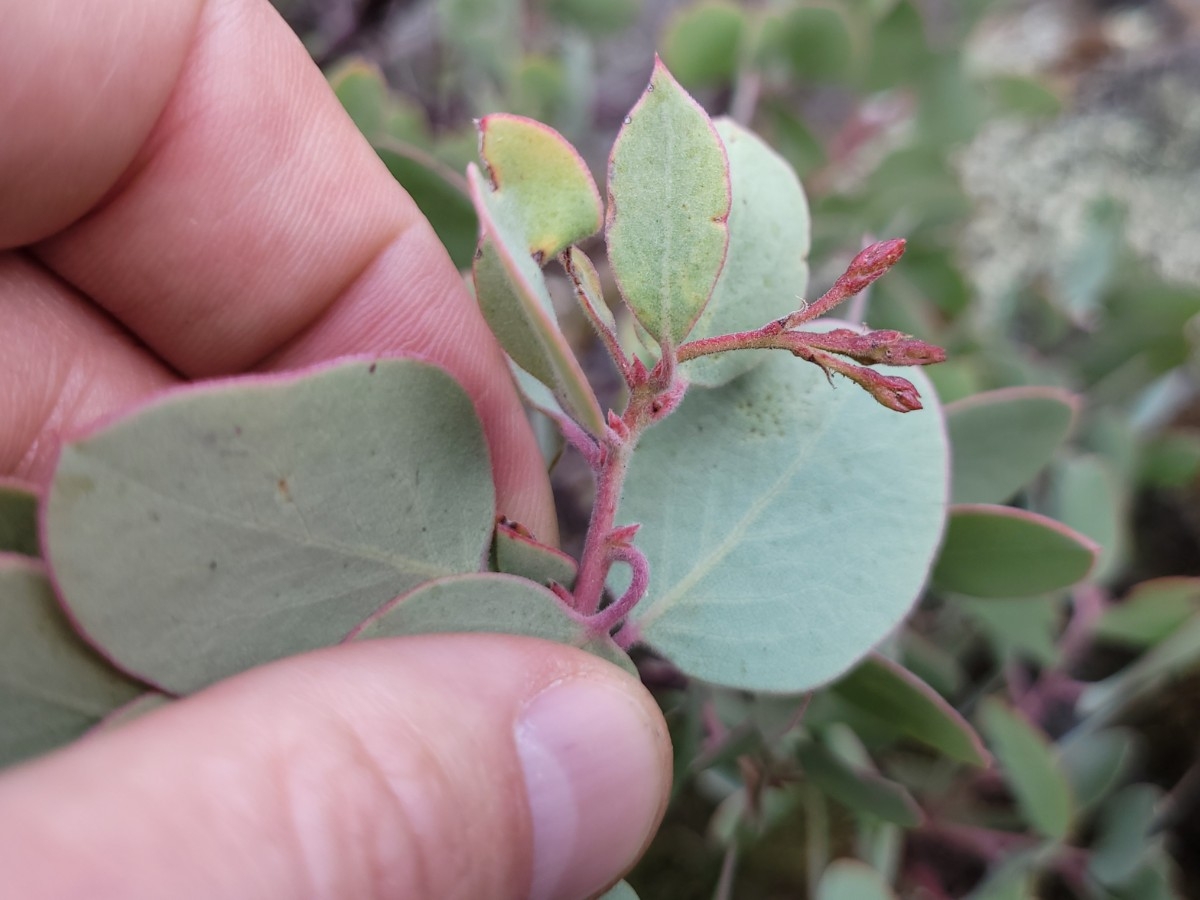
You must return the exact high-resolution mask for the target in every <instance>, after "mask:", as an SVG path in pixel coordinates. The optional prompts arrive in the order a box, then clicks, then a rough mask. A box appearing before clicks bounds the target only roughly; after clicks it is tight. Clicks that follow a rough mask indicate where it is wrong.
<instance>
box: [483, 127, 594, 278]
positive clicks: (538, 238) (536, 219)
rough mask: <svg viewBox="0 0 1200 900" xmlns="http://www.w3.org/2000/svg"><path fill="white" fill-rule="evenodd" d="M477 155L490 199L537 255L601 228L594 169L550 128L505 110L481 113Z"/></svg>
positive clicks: (541, 256)
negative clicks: (489, 186)
mask: <svg viewBox="0 0 1200 900" xmlns="http://www.w3.org/2000/svg"><path fill="white" fill-rule="evenodd" d="M479 156H480V158H481V159H482V160H483V162H484V165H485V167H486V169H487V175H488V178H489V180H490V181H491V183H492V191H491V194H490V197H489V200H490V205H493V206H494V205H495V204H503V205H504V206H506V207H507V208H508V210H509V212H508V215H507V217H506V218H507V220H508V221H514V222H515V221H519V222H520V234H521V235H523V236H524V238H525V246H526V247H527V248H528V250H529V252H530V253H532V254H534V256H535V258H536V259H538V260H539V261H541V260H546V259H550V258H552V257H554V256H557V255H558V254H559V252H560V251H562V250H564V249H566V248H567V247H569V246H570V245H571V244H574V243H576V242H578V241H581V240H583V239H584V238H586V237H590V236H591V235H593V234H595V233H596V232H597V231H599V230H600V226H601V224H603V208H602V207H601V204H600V192H599V191H598V190H597V189H596V182H594V181H593V180H592V173H591V172H589V171H588V167H587V163H585V162H584V161H583V158H582V157H580V155H579V153H578V152H577V151H576V150H575V148H574V147H572V146H571V145H570V144H569V143H567V141H566V139H564V138H563V136H562V135H561V134H559V133H558V132H557V131H555V130H554V129H553V128H550V127H548V126H546V125H543V124H542V123H541V122H535V121H533V120H532V119H526V118H524V117H522V116H513V115H508V114H505V113H499V114H496V115H491V116H484V117H483V118H482V119H480V120H479ZM514 237H515V235H514Z"/></svg>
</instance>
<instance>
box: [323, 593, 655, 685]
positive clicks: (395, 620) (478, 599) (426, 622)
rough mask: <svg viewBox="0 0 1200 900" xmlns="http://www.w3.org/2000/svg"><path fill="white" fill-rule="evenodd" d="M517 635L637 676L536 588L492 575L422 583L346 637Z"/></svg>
mask: <svg viewBox="0 0 1200 900" xmlns="http://www.w3.org/2000/svg"><path fill="white" fill-rule="evenodd" d="M464 631H466V632H480V633H484V634H519V635H524V636H526V637H536V638H541V639H543V640H547V641H556V642H558V643H560V644H569V645H571V646H572V647H580V648H582V649H584V650H587V651H588V652H589V653H594V654H595V655H596V656H599V657H601V658H602V659H607V660H608V661H609V662H611V663H614V664H615V665H618V666H620V667H621V668H623V669H625V670H626V671H627V672H630V673H631V674H635V675H636V670H635V669H634V668H633V663H632V662H631V661H630V659H629V657H628V656H627V655H626V654H625V652H624V651H623V650H621V649H620V648H619V647H618V646H617V645H616V644H614V643H613V642H612V640H611V639H610V638H608V637H604V638H599V639H594V638H590V637H589V636H588V634H587V631H586V629H585V628H584V626H583V625H582V624H581V623H580V622H579V621H578V620H577V619H574V618H572V617H571V616H569V615H568V614H567V612H566V610H565V609H564V608H563V606H562V604H561V603H560V602H559V600H558V598H557V597H555V596H554V594H552V593H551V592H550V591H548V590H546V588H544V587H542V586H541V585H538V584H534V583H533V582H532V581H527V580H526V579H524V578H517V577H516V576H513V575H503V574H500V573H496V572H479V573H476V574H473V575H455V576H451V577H449V578H439V579H436V580H434V581H430V582H427V583H425V584H423V585H421V586H420V587H418V588H416V589H415V590H413V591H411V592H410V593H407V594H403V595H401V596H399V597H397V598H395V599H394V600H393V601H392V602H390V603H388V604H387V605H386V606H384V607H383V608H382V609H380V610H379V611H378V612H376V613H374V614H372V615H371V616H370V618H368V619H367V620H366V621H364V622H362V623H361V624H360V625H358V626H357V627H356V628H354V629H353V630H352V631H351V632H350V634H348V635H347V636H346V640H348V641H363V640H368V639H371V638H383V637H402V636H405V635H412V634H446V633H454V632H464Z"/></svg>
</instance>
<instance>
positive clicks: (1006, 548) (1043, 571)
mask: <svg viewBox="0 0 1200 900" xmlns="http://www.w3.org/2000/svg"><path fill="white" fill-rule="evenodd" d="M1098 552H1099V548H1098V547H1097V546H1096V545H1095V544H1094V543H1093V542H1092V541H1091V540H1090V539H1089V538H1086V537H1084V536H1083V535H1082V534H1079V533H1078V532H1076V531H1072V530H1071V529H1070V528H1067V526H1065V525H1063V524H1061V523H1060V522H1055V521H1054V520H1053V519H1048V518H1046V517H1045V516H1040V515H1038V514H1037V513H1032V512H1028V511H1026V510H1023V509H1013V508H1012V507H1009V506H990V505H987V504H969V505H967V504H964V505H962V506H954V507H951V509H950V523H949V526H948V527H947V529H946V541H945V543H944V544H943V545H942V552H941V555H940V556H939V557H938V561H937V565H936V566H935V567H934V569H933V584H934V586H935V587H937V588H938V589H939V590H943V591H955V592H957V593H960V594H967V595H969V596H972V597H1027V596H1030V595H1031V594H1043V593H1047V592H1049V591H1054V590H1059V589H1061V588H1066V587H1070V586H1071V585H1073V584H1075V583H1076V582H1077V581H1079V580H1080V579H1082V578H1084V577H1085V576H1086V575H1087V574H1088V572H1089V571H1091V568H1092V566H1093V565H1094V564H1095V562H1096V556H1097V554H1098Z"/></svg>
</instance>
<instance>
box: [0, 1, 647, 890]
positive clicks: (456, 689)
mask: <svg viewBox="0 0 1200 900" xmlns="http://www.w3.org/2000/svg"><path fill="white" fill-rule="evenodd" d="M4 21H5V27H4V28H3V29H2V30H0V85H3V86H4V87H3V88H0V123H2V132H3V140H0V248H6V249H4V250H3V251H2V252H0V309H2V310H3V314H2V315H0V328H2V329H3V335H4V338H5V352H4V354H2V355H0V421H3V422H4V423H5V427H4V429H3V430H2V431H0V474H14V475H17V476H20V477H23V478H26V479H29V480H32V481H35V482H44V481H45V480H46V479H47V477H48V475H49V469H50V466H51V465H52V460H53V453H54V448H55V446H56V443H57V440H58V436H59V435H61V434H62V433H65V432H70V431H73V430H74V429H75V428H77V427H79V426H81V425H83V424H85V423H87V422H88V421H90V420H92V419H94V418H96V417H97V416H100V415H102V414H104V413H106V412H109V411H112V410H115V409H120V408H123V407H125V406H128V405H130V404H131V403H135V402H137V401H138V400H140V399H141V398H143V397H145V396H147V395H149V394H150V393H152V392H154V391H156V390H159V389H161V388H163V387H167V386H169V385H171V384H174V383H177V382H178V381H180V380H184V379H189V378H196V377H206V376H212V375H222V374H233V373H238V372H242V371H249V370H262V369H278V368H293V367H296V366H300V365H305V364H308V363H313V362H318V361H321V360H324V359H328V358H331V357H335V356H340V355H344V354H349V353H368V352H377V353H381V354H394V353H415V354H418V355H421V356H423V357H425V358H427V359H430V360H432V361H434V362H437V363H439V364H441V365H442V366H443V367H444V368H446V369H447V370H448V371H450V372H451V373H452V374H453V375H454V376H455V377H456V378H457V379H458V380H459V381H460V382H461V383H462V384H463V386H464V387H465V388H466V390H467V391H468V392H469V393H470V395H471V396H472V398H473V400H474V402H475V404H476V408H477V409H478V411H479V414H480V417H481V419H482V421H483V424H484V430H485V433H486V434H487V437H488V441H489V444H490V448H491V452H492V460H493V465H494V468H495V476H496V483H497V493H498V497H499V503H500V506H501V509H503V510H504V511H505V512H506V513H507V514H508V515H510V516H511V517H512V518H514V519H517V520H519V521H522V522H523V523H525V524H527V525H529V526H530V527H531V528H532V529H533V530H534V531H535V532H537V533H538V534H539V535H542V536H544V537H552V536H553V535H554V532H555V529H554V520H553V510H552V506H551V504H550V499H549V491H548V487H547V485H546V481H545V477H544V473H543V472H542V471H541V458H540V454H539V453H538V451H537V449H536V446H535V445H534V443H533V440H532V437H531V436H530V434H529V433H528V430H527V429H526V427H525V423H524V417H523V415H522V413H521V410H520V407H519V403H518V401H517V398H516V396H515V394H514V392H513V390H512V387H511V384H510V382H509V379H508V378H507V374H506V372H505V370H504V368H503V366H504V363H503V360H502V358H501V356H500V354H499V351H498V350H497V349H496V347H495V344H494V342H493V341H492V339H491V337H490V335H489V334H488V332H487V329H486V327H485V326H484V324H483V322H482V320H481V318H480V317H479V315H478V313H477V311H476V310H475V308H474V305H473V304H472V303H471V301H470V299H469V297H468V296H467V294H466V292H465V290H464V288H463V286H462V284H461V281H460V278H459V276H458V274H457V272H455V271H454V269H453V266H452V265H451V264H450V262H449V260H448V258H447V257H446V255H445V252H444V250H443V249H442V248H441V246H440V244H438V242H437V240H436V238H435V236H434V235H433V232H432V231H431V229H430V228H429V226H428V223H426V222H425V221H424V219H423V218H422V217H421V216H420V214H419V212H418V211H417V210H416V208H415V207H414V205H413V204H412V202H411V200H409V198H408V197H407V196H406V195H405V194H404V192H403V191H402V190H401V189H400V188H399V187H398V186H397V185H396V184H395V182H394V181H393V180H392V179H391V177H390V176H389V175H388V173H387V172H386V170H384V168H383V167H382V165H381V164H380V163H379V162H378V160H377V159H376V158H375V156H374V154H373V153H372V151H371V150H370V148H369V147H368V146H367V145H366V144H365V142H364V141H362V139H361V138H360V137H359V135H358V134H357V132H356V131H355V130H354V128H353V126H352V125H351V123H350V122H349V121H348V119H347V118H346V117H345V115H344V114H343V113H342V111H341V109H340V107H339V106H338V104H337V102H336V100H335V99H334V98H333V96H332V95H331V93H330V92H329V90H328V88H327V87H326V85H325V83H324V80H323V79H322V78H321V76H320V73H319V72H317V71H316V69H315V68H314V67H313V66H312V64H311V62H310V61H309V60H308V58H307V56H306V54H305V53H304V51H303V49H302V47H301V46H300V44H299V43H298V42H297V41H296V39H295V38H294V37H293V36H292V35H291V33H290V32H289V31H288V30H287V28H286V26H285V25H284V24H283V23H282V22H281V21H280V20H279V19H278V17H277V16H276V15H275V13H274V12H273V10H271V9H270V7H269V6H268V5H267V3H266V2H265V0H209V2H207V3H206V2H202V0H176V2H172V3H162V2H159V0H103V2H95V3H86V4H79V3H75V2H73V0H41V2H39V3H32V4H29V3H16V2H11V3H6V4H5V8H4ZM669 768H670V765H669V753H668V744H667V737H666V731H665V727H664V725H663V723H662V720H661V717H660V716H659V714H658V712H657V709H656V708H655V706H654V704H653V701H652V700H651V699H650V698H649V697H648V695H647V694H646V693H645V691H644V690H643V689H642V688H641V687H640V686H639V685H637V684H636V683H635V682H634V681H633V680H632V679H630V678H628V676H626V675H624V674H623V673H620V672H619V671H617V670H616V669H615V668H612V667H610V666H608V665H607V664H605V663H602V662H600V661H599V660H596V659H593V658H591V657H589V656H587V655H585V654H583V653H581V652H579V651H576V650H573V649H571V648H567V647H559V646H555V645H550V644H545V643H540V642H535V641H530V640H524V639H519V638H506V637H498V636H488V637H484V636H473V635H453V636H430V637H421V638H412V639H404V640H402V641H389V642H367V643H363V644H359V645H354V646H346V647H338V648H333V649H330V650H326V651H321V652H318V653H314V654H309V655H307V656H304V657H298V658H295V659H289V660H284V661H281V662H279V663H276V664H273V665H271V666H267V667H264V668H262V669H259V670H255V671H253V672H250V673H246V674H244V675H242V676H239V677H238V678H234V679H231V680H230V681H228V682H225V683H223V684H220V685H217V686H216V687H214V688H211V689H209V690H207V691H205V692H203V693H201V694H199V695H197V696H195V697H192V698H189V699H186V700H183V701H181V702H178V703H176V704H172V705H171V706H169V707H167V708H165V709H163V710H160V711H159V712H157V713H154V714H151V715H149V716H147V717H145V718H143V719H139V720H137V721H135V722H133V723H131V724H129V725H128V726H125V727H123V728H121V729H119V730H116V731H114V732H111V733H106V734H98V735H95V736H92V737H89V738H87V739H86V740H84V741H82V742H80V743H78V744H76V745H74V746H72V747H70V748H68V749H66V750H64V751H62V752H60V753H58V754H54V755H52V756H50V757H48V758H46V759H44V760H40V761H38V762H35V763H33V764H30V765H28V766H24V767H21V768H18V769H16V770H13V771H11V772H9V773H6V774H5V775H4V776H3V777H2V778H0V870H2V871H3V872H4V885H5V891H6V892H11V893H12V895H13V896H19V897H22V898H37V897H56V898H57V897H69V896H79V897H87V898H89V900H91V898H103V897H122V898H136V897H154V898H159V897H172V898H188V897H193V896H195V897H214V896H216V897H231V898H233V897H264V898H269V897H280V898H284V897H286V898H293V897H336V898H353V897H358V896H372V897H374V896H380V897H382V896H404V897H430V898H436V897H443V896H462V897H521V896H526V895H529V896H535V897H563V898H567V897H582V896H587V895H588V894H589V893H592V892H595V891H598V890H600V889H602V888H604V887H605V886H606V885H607V884H609V883H610V882H612V881H613V880H615V879H616V878H617V877H618V876H619V874H620V873H621V872H622V871H623V870H624V869H625V868H627V867H628V865H629V864H631V863H632V862H633V860H634V859H635V857H636V855H637V854H638V853H639V852H640V850H641V849H642V847H643V846H644V844H645V843H646V841H648V840H649V836H650V834H651V833H652V831H653V828H654V826H655V825H656V824H657V821H658V819H659V817H660V816H661V813H662V809H663V805H664V803H665V795H666V790H667V786H668V782H669Z"/></svg>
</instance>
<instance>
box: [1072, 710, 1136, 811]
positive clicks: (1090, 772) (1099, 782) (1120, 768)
mask: <svg viewBox="0 0 1200 900" xmlns="http://www.w3.org/2000/svg"><path fill="white" fill-rule="evenodd" d="M1058 747H1059V761H1060V763H1061V765H1062V768H1063V772H1064V773H1066V776H1067V780H1068V781H1069V782H1070V784H1071V793H1072V795H1073V796H1074V797H1075V803H1076V806H1077V808H1078V809H1079V810H1080V811H1084V810H1087V809H1090V808H1091V807H1093V806H1095V805H1096V804H1097V803H1099V802H1100V801H1101V800H1103V799H1104V798H1105V797H1107V796H1108V794H1109V793H1110V792H1111V791H1112V790H1113V788H1115V787H1116V786H1117V785H1119V784H1120V783H1121V781H1122V779H1123V778H1124V776H1125V774H1126V772H1128V771H1129V769H1130V768H1131V767H1132V765H1133V762H1134V758H1135V756H1136V755H1137V747H1136V737H1135V735H1134V733H1133V732H1132V731H1130V730H1128V729H1126V728H1105V729H1102V730H1100V731H1083V732H1075V733H1072V734H1071V735H1068V736H1067V737H1065V738H1064V739H1063V740H1061V741H1060V742H1059V745H1058Z"/></svg>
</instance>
